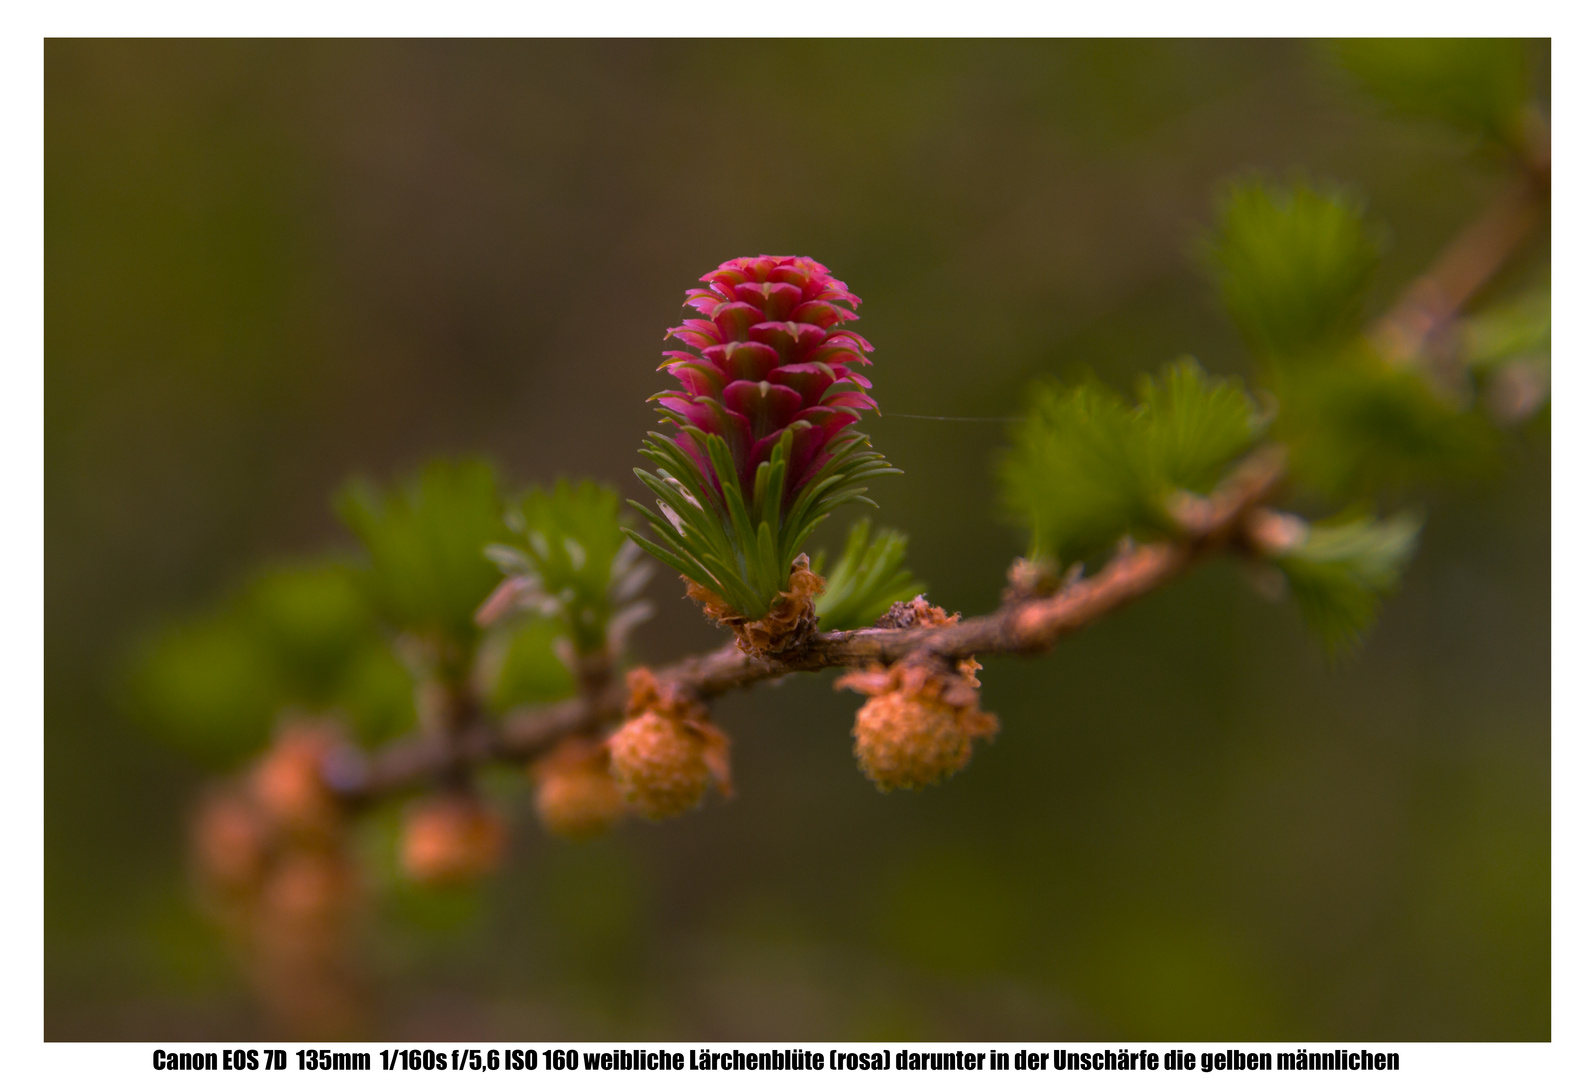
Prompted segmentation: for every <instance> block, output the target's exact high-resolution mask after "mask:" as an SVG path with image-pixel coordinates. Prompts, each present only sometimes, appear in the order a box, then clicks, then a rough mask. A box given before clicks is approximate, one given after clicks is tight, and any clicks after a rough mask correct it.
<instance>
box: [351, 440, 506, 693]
mask: <svg viewBox="0 0 1595 1080" xmlns="http://www.w3.org/2000/svg"><path fill="white" fill-rule="evenodd" d="M337 509H338V512H339V515H340V516H341V517H342V518H343V520H344V522H345V524H347V525H348V527H349V528H350V530H351V531H353V532H354V534H355V536H356V537H358V538H359V540H360V543H361V545H362V546H363V547H364V549H365V554H366V561H365V562H364V563H363V564H361V565H360V566H359V567H357V570H356V581H357V582H358V583H359V585H360V586H361V588H362V590H363V591H364V593H365V595H366V596H367V598H368V599H369V601H370V602H371V604H372V606H373V607H374V608H375V609H376V611H377V612H378V613H379V614H380V615H381V617H382V618H383V619H385V620H387V622H388V623H389V624H390V625H392V626H393V627H394V628H396V629H398V630H401V631H403V632H405V633H408V634H411V635H414V636H415V637H416V638H417V639H419V640H421V641H424V642H426V643H427V644H428V645H429V646H430V647H431V648H433V649H434V650H435V652H436V659H437V661H438V663H439V665H440V670H439V674H440V675H441V676H442V677H444V678H445V679H446V680H448V681H452V682H458V681H460V680H463V679H464V678H465V677H466V675H467V673H468V671H469V664H470V659H471V656H472V653H473V651H474V649H475V647H476V644H477V640H478V637H479V634H480V631H479V629H478V627H477V625H476V621H475V615H476V609H477V608H478V606H480V605H481V603H482V601H483V600H485V599H486V598H487V596H488V594H490V593H491V592H492V591H493V588H494V586H496V585H497V584H498V582H499V572H498V570H497V568H496V567H495V566H494V565H493V563H492V562H491V561H489V559H488V558H487V556H486V555H485V554H484V552H485V550H486V548H487V546H488V545H489V544H495V543H506V542H508V541H510V540H512V539H513V536H512V534H511V533H510V531H509V529H508V527H507V526H506V525H505V524H504V520H503V517H504V506H503V501H502V499H501V497H500V495H499V487H498V478H497V475H496V474H495V472H494V470H493V466H492V465H491V464H490V463H488V462H486V461H484V460H480V459H461V460H457V461H452V460H447V459H441V460H437V461H433V462H430V463H429V464H427V465H425V466H424V467H423V468H422V469H421V470H420V471H419V472H418V473H417V474H416V475H415V476H413V477H411V478H409V479H408V480H406V481H404V482H402V483H400V484H396V485H394V486H392V487H390V488H386V489H384V488H381V487H378V486H376V485H374V484H372V483H370V482H369V481H364V480H356V481H354V482H352V483H350V484H349V485H348V486H347V487H346V488H345V489H344V490H343V492H342V494H341V495H340V496H339V498H338V500H337Z"/></svg>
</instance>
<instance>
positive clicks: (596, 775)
mask: <svg viewBox="0 0 1595 1080" xmlns="http://www.w3.org/2000/svg"><path fill="white" fill-rule="evenodd" d="M532 778H533V780H534V781H535V782H536V783H537V800H536V802H537V816H538V818H540V819H541V820H542V822H543V827H544V828H545V829H547V830H548V831H549V832H551V833H553V834H554V835H556V836H563V837H566V838H567V839H571V840H584V839H587V838H589V837H593V836H597V835H598V834H599V833H602V832H605V831H607V830H608V829H610V828H611V827H612V826H614V824H615V823H616V822H618V821H619V820H620V819H621V818H622V817H623V816H624V815H625V813H626V804H625V801H624V800H623V799H622V798H621V795H620V788H619V787H617V786H616V785H615V779H614V777H612V776H610V775H609V749H608V748H607V747H606V746H605V745H604V744H603V743H599V742H594V741H593V740H591V739H584V738H580V737H572V738H569V739H566V740H565V741H564V742H562V743H560V744H559V746H557V747H555V748H554V750H553V751H552V752H551V753H550V754H548V756H546V757H544V758H541V759H539V760H538V761H537V762H535V763H534V764H533V765H532Z"/></svg>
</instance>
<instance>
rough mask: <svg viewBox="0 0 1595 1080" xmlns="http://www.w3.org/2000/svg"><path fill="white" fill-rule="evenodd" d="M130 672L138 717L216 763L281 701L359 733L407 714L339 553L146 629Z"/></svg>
mask: <svg viewBox="0 0 1595 1080" xmlns="http://www.w3.org/2000/svg"><path fill="white" fill-rule="evenodd" d="M128 679H129V684H128V686H129V693H130V697H131V701H132V703H133V707H134V708H135V710H136V711H137V712H138V714H139V715H140V716H141V717H142V718H143V719H144V720H145V722H146V723H149V724H151V725H152V726H154V727H155V728H156V729H157V730H160V731H162V732H163V733H164V734H165V735H166V736H167V737H168V738H170V739H172V740H173V741H174V742H175V743H177V744H179V745H181V746H183V747H184V748H185V749H187V750H189V751H190V752H192V753H195V754H197V755H198V756H200V757H201V758H203V759H205V760H207V761H209V762H211V763H213V764H229V763H236V762H237V761H238V760H240V759H241V758H242V757H244V756H245V755H247V754H250V753H253V752H255V751H258V750H259V749H260V748H261V747H263V746H264V745H265V743H266V740H267V737H268V735H269V733H270V730H271V727H272V725H273V723H274V722H275V721H276V720H277V719H278V718H279V717H280V716H281V715H282V714H283V713H284V712H286V711H294V710H297V711H301V712H307V713H311V712H331V713H336V714H337V715H338V716H339V717H340V718H342V719H343V720H344V721H345V722H346V723H347V724H348V726H349V728H350V730H351V732H352V733H353V734H354V735H355V736H356V737H357V738H359V739H361V740H362V741H364V742H367V743H375V742H378V741H380V740H382V739H385V738H389V737H391V736H393V735H395V734H397V733H399V732H401V731H403V730H405V729H406V728H408V727H409V726H410V725H411V724H412V723H413V721H414V715H415V714H414V706H413V701H412V697H411V691H410V676H409V674H408V672H406V671H405V669H404V667H403V665H402V664H400V663H399V661H398V659H397V657H395V656H394V654H393V652H392V650H391V649H389V648H388V646H387V642H386V640H385V639H384V637H383V635H382V633H381V631H380V628H379V626H378V624H377V620H376V617H375V613H374V612H373V611H372V610H371V608H370V607H369V606H368V605H367V604H366V602H365V598H364V597H363V596H362V595H361V593H360V592H359V590H358V589H357V588H356V587H355V584H354V581H353V579H352V574H351V572H350V568H349V566H348V565H347V564H346V563H343V562H335V561H326V562H320V563H306V564H303V565H299V566H282V567H278V568H276V569H272V570H268V571H266V572H265V573H263V574H261V575H259V576H258V577H256V578H255V579H254V580H253V581H251V582H250V583H249V584H248V585H247V586H246V587H245V588H243V589H242V590H240V591H239V593H238V594H237V595H236V596H234V597H232V598H231V599H230V600H229V601H228V602H227V603H226V604H225V605H223V606H222V607H221V608H220V609H219V610H216V611H214V612H212V613H208V614H204V615H199V616H196V617H192V618H190V619H187V620H185V621H182V622H179V623H176V624H174V625H172V626H170V627H168V628H167V629H165V630H164V631H162V632H160V633H159V634H157V635H155V636H153V637H151V638H149V639H147V640H146V641H145V643H144V644H143V645H142V646H141V647H140V648H139V649H138V650H137V651H136V652H135V654H134V659H133V660H132V662H131V664H130V667H129V675H128Z"/></svg>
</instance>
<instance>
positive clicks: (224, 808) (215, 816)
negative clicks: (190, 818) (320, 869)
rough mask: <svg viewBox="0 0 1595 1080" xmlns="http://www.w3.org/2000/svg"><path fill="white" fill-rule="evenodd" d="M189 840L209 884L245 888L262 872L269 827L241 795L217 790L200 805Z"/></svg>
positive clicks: (250, 886)
mask: <svg viewBox="0 0 1595 1080" xmlns="http://www.w3.org/2000/svg"><path fill="white" fill-rule="evenodd" d="M191 841H192V845H193V847H192V850H193V853H194V859H195V862H196V863H197V864H198V868H199V871H200V872H201V873H202V874H203V875H204V877H205V880H206V881H207V882H208V883H209V884H213V885H216V886H218V887H219V888H221V889H223V890H225V891H228V892H247V891H249V890H251V889H253V888H254V887H255V886H256V885H258V884H259V883H260V880H261V877H262V875H263V874H264V873H265V869H266V859H267V857H268V855H269V854H270V846H271V829H270V827H269V825H268V824H267V822H266V821H264V820H263V819H262V817H261V814H260V811H259V810H257V809H256V808H255V807H254V805H253V804H252V803H251V802H250V801H249V800H248V799H246V798H245V797H244V796H243V795H241V794H239V793H238V792H236V791H226V792H217V793H215V794H213V795H210V796H209V797H207V798H206V800H205V802H204V803H203V804H202V805H201V806H200V808H199V813H198V814H197V816H196V817H195V819H194V832H193V835H192V838H191Z"/></svg>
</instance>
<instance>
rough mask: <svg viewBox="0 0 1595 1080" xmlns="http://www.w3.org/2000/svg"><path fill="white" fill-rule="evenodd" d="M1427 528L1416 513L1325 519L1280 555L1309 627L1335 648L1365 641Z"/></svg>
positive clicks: (1293, 593)
mask: <svg viewBox="0 0 1595 1080" xmlns="http://www.w3.org/2000/svg"><path fill="white" fill-rule="evenodd" d="M1421 529H1422V522H1421V521H1420V520H1419V518H1418V516H1417V515H1416V514H1412V513H1406V514H1400V515H1397V516H1395V517H1392V518H1390V519H1388V520H1386V521H1379V520H1377V519H1375V518H1372V517H1367V516H1359V517H1355V518H1352V519H1350V520H1347V521H1342V522H1338V523H1335V522H1321V523H1319V524H1316V525H1313V526H1312V527H1311V528H1310V529H1309V530H1308V532H1307V535H1306V537H1305V538H1304V539H1303V540H1302V541H1301V542H1300V543H1298V544H1296V545H1294V546H1292V547H1291V548H1290V549H1289V550H1288V551H1286V552H1285V553H1284V554H1282V555H1280V556H1278V557H1277V558H1276V559H1275V562H1276V563H1277V564H1278V566H1279V568H1280V569H1281V570H1283V571H1284V572H1285V577H1286V580H1288V581H1289V582H1290V589H1291V593H1292V595H1294V596H1295V598H1296V602H1297V604H1298V605H1299V606H1300V608H1301V612H1302V616H1303V618H1304V619H1305V620H1306V622H1307V625H1308V626H1309V627H1310V628H1311V629H1312V630H1313V632H1314V633H1316V634H1317V635H1318V637H1319V638H1320V639H1321V640H1322V641H1323V642H1324V645H1325V647H1326V648H1328V649H1329V650H1330V651H1331V652H1340V651H1343V650H1345V649H1347V648H1349V647H1350V646H1352V645H1355V644H1356V643H1357V642H1359V641H1360V640H1361V639H1362V636H1363V634H1364V633H1365V632H1366V631H1367V629H1368V627H1369V626H1370V625H1372V623H1373V620H1374V617H1375V616H1376V615H1378V613H1379V606H1380V602H1381V601H1382V600H1383V599H1384V597H1386V596H1388V595H1389V594H1390V593H1391V592H1392V591H1394V589H1395V587H1396V583H1397V582H1398V581H1399V580H1400V578H1401V573H1402V571H1403V570H1404V569H1405V568H1406V566H1407V563H1408V562H1410V561H1411V559H1412V555H1413V552H1414V551H1415V550H1416V548H1417V540H1418V533H1419V531H1420V530H1421Z"/></svg>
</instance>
